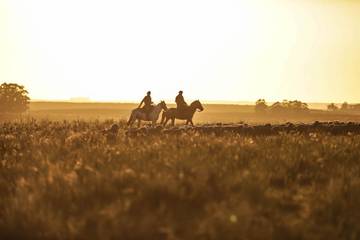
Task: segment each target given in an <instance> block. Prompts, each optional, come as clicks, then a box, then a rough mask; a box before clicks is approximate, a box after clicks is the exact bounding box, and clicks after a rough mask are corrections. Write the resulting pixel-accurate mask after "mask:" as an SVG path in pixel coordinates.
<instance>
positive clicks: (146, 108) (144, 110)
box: [140, 105, 155, 119]
mask: <svg viewBox="0 0 360 240" xmlns="http://www.w3.org/2000/svg"><path fill="white" fill-rule="evenodd" d="M154 107H155V106H154V105H151V106H143V107H142V108H140V110H141V112H142V113H144V114H145V115H146V119H149V115H150V113H151V112H152V111H153V110H154Z"/></svg>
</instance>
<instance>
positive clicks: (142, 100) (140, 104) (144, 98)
mask: <svg viewBox="0 0 360 240" xmlns="http://www.w3.org/2000/svg"><path fill="white" fill-rule="evenodd" d="M144 100H145V98H143V100H141V102H140V104H139V106H138V108H140V107H141V104H143V102H144Z"/></svg>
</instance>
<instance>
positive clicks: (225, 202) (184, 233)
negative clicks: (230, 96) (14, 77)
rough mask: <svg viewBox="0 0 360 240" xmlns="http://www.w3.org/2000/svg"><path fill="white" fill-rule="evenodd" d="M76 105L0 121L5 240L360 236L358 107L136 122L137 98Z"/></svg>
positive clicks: (211, 110) (1, 233)
mask: <svg viewBox="0 0 360 240" xmlns="http://www.w3.org/2000/svg"><path fill="white" fill-rule="evenodd" d="M65 105H66V104H65ZM71 106H72V107H74V106H75V107H74V108H73V109H64V107H63V106H62V107H61V108H60V109H62V110H59V108H57V109H56V108H53V110H52V111H51V110H49V109H43V110H41V109H40V106H37V108H34V106H32V107H33V108H32V109H31V113H30V114H31V115H30V116H25V117H23V118H22V119H20V120H16V121H12V122H9V121H5V122H3V123H1V129H0V154H1V155H0V216H1V217H0V238H1V239H359V238H360V225H359V222H360V214H359V211H357V210H358V206H359V205H360V164H359V163H360V125H359V124H358V123H357V122H358V121H357V116H355V115H354V116H337V115H329V114H326V113H323V112H321V113H315V112H314V113H313V114H318V115H313V116H311V117H309V116H307V117H306V119H307V120H308V121H307V122H305V120H304V119H305V118H303V117H301V118H299V117H293V116H292V118H293V119H290V117H288V116H287V117H286V118H285V117H277V118H276V119H275V117H273V118H271V117H269V116H257V115H255V114H254V113H253V112H251V108H250V107H247V110H248V111H246V107H242V109H243V111H242V112H241V111H238V110H237V109H236V108H237V106H230V107H228V108H229V109H228V110H227V111H225V110H224V107H220V106H213V107H212V106H208V107H206V106H205V108H206V109H207V110H208V112H206V110H205V111H204V112H202V113H197V114H198V116H197V117H196V121H197V122H198V123H199V124H198V125H197V126H196V127H195V128H184V127H182V126H177V127H175V128H171V127H168V128H165V129H163V128H162V127H157V128H153V129H152V128H148V127H144V128H142V130H130V131H129V129H128V128H127V126H126V122H125V121H124V119H125V117H126V114H128V113H129V112H128V109H131V108H132V107H133V105H129V106H128V107H127V108H126V109H123V108H121V109H119V108H116V107H115V108H111V107H109V108H108V109H106V106H109V105H106V106H102V105H99V106H96V107H94V105H91V104H90V105H89V106H88V108H87V109H86V108H85V110H83V111H81V110H79V109H78V105H76V104H75V105H68V107H71ZM82 109H84V105H83V107H82ZM94 109H97V110H96V111H95V110H94ZM99 109H103V110H99ZM107 111H108V112H107ZM122 111H123V112H122ZM217 111H219V112H217ZM90 114H92V115H91V116H90ZM122 114H123V115H122ZM212 114H213V115H212ZM319 114H320V115H321V116H324V119H325V118H327V119H332V122H330V123H329V122H326V123H323V122H321V121H320V122H315V123H308V122H311V121H313V118H312V117H314V118H316V119H317V120H321V119H319V118H320V117H319ZM40 116H41V117H40ZM99 116H101V117H99ZM234 116H235V117H234ZM246 116H248V118H246ZM335 120H336V121H335ZM350 120H351V121H352V123H348V121H350ZM288 121H291V122H293V123H283V122H288ZM341 121H344V123H342V122H341ZM230 122H231V124H230ZM301 122H304V123H301ZM179 123H180V122H179ZM216 123H217V124H216ZM228 123H229V124H228ZM234 123H235V124H234ZM114 124H116V126H118V127H119V129H117V130H116V131H113V130H111V126H113V125H114ZM149 129H152V130H149ZM134 132H136V133H137V134H131V133H134Z"/></svg>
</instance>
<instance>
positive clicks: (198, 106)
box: [190, 100, 204, 112]
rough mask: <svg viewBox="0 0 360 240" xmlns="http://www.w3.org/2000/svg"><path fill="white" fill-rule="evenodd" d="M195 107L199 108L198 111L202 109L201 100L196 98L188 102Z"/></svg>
mask: <svg viewBox="0 0 360 240" xmlns="http://www.w3.org/2000/svg"><path fill="white" fill-rule="evenodd" d="M190 106H192V107H193V108H195V109H199V111H200V112H202V111H204V107H203V106H202V104H201V102H200V101H199V100H196V101H194V102H192V103H191V104H190Z"/></svg>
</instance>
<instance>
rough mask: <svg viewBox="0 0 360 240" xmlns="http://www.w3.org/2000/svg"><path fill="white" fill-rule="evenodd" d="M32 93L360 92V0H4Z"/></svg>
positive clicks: (15, 65) (7, 66)
mask: <svg viewBox="0 0 360 240" xmlns="http://www.w3.org/2000/svg"><path fill="white" fill-rule="evenodd" d="M5 81H6V82H17V83H21V84H24V85H25V86H26V87H27V88H28V90H29V92H30V96H31V97H32V98H33V99H68V98H71V97H78V96H84V97H89V98H91V99H93V100H102V101H124V100H128V101H129V100H130V101H137V100H140V99H141V98H142V97H143V95H144V94H145V92H146V91H147V90H148V89H149V90H151V91H152V92H153V97H154V99H155V100H160V99H173V98H174V97H175V95H176V93H177V91H178V90H180V89H181V90H184V92H185V93H184V94H185V96H186V97H188V98H191V99H195V98H198V99H201V100H230V101H238V100H251V101H252V100H256V99H258V98H265V99H267V100H269V101H274V100H282V99H299V100H304V101H312V102H314V101H321V102H327V101H335V102H343V101H345V100H347V101H349V102H360V1H355V0H353V1H350V0H348V1H346V0H342V1H340V0H338V1H336V0H323V1H321V0H313V1H310V0H309V1H306V0H304V1H301V0H291V1H290V0H288V1H276V0H274V1H266V0H263V1H260V0H249V1H240V0H234V1H225V0H221V1H209V0H204V1H196V0H191V1H187V0H181V1H170V0H164V1H149V0H144V1H137V0H131V1H119V0H114V1H110V0H83V1H80V0H56V1H55V0H0V82H5Z"/></svg>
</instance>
